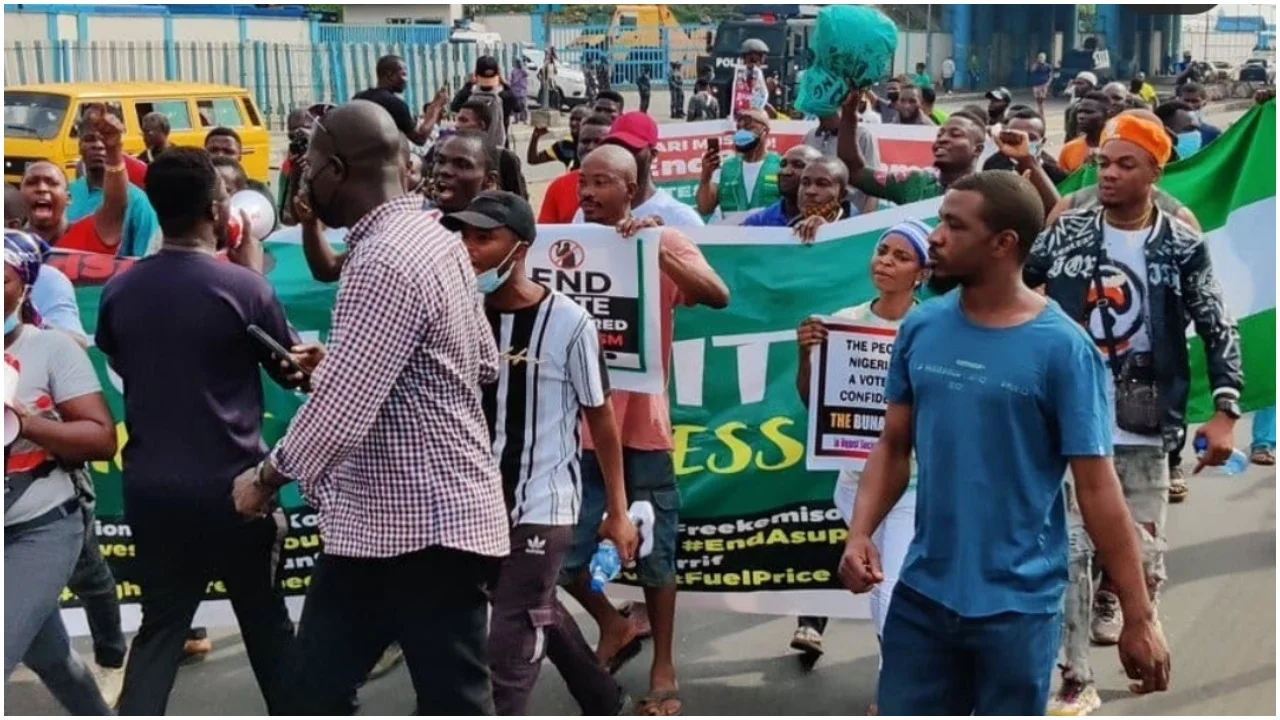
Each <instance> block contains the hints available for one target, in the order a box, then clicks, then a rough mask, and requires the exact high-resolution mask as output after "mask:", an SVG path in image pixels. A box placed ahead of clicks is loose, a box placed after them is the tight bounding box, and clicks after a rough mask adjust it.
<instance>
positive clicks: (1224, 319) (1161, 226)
mask: <svg viewBox="0 0 1280 720" xmlns="http://www.w3.org/2000/svg"><path fill="white" fill-rule="evenodd" d="M1102 212H1103V211H1102V209H1101V208H1092V209H1081V210H1071V211H1068V212H1065V213H1063V214H1062V216H1061V217H1059V218H1058V220H1057V221H1056V222H1054V224H1053V225H1051V226H1050V227H1049V228H1048V229H1047V230H1045V231H1044V232H1043V233H1041V234H1040V237H1038V238H1036V241H1035V244H1034V245H1033V246H1032V248H1031V255H1030V257H1029V258H1028V259H1027V264H1026V268H1025V270H1024V273H1023V274H1024V277H1025V279H1026V283H1027V285H1029V286H1031V287H1038V286H1040V285H1044V286H1045V291H1046V293H1047V294H1048V295H1049V297H1051V298H1053V299H1054V300H1055V301H1057V303H1058V304H1059V305H1061V306H1062V309H1063V310H1064V311H1065V312H1066V313H1067V315H1069V316H1070V317H1071V318H1072V319H1074V320H1075V321H1076V322H1079V323H1081V324H1082V325H1087V323H1088V321H1089V316H1090V315H1091V314H1092V313H1093V311H1094V310H1095V307H1094V306H1093V304H1092V303H1090V302H1089V293H1090V291H1091V290H1092V288H1093V287H1094V280H1093V277H1094V269H1095V267H1096V266H1097V262H1098V255H1099V250H1100V249H1101V247H1102V242H1103V234H1102ZM1156 223H1157V225H1156V229H1155V231H1154V232H1153V234H1152V236H1151V238H1150V239H1149V240H1148V241H1147V244H1146V253H1145V254H1146V261H1147V278H1146V291H1147V317H1149V318H1150V321H1151V325H1150V327H1149V328H1148V330H1149V335H1150V337H1151V348H1152V355H1153V359H1154V362H1155V374H1156V386H1157V392H1158V394H1159V398H1160V406H1161V415H1162V416H1163V419H1162V421H1161V433H1160V434H1161V436H1162V438H1163V440H1164V449H1165V451H1172V450H1174V449H1175V448H1176V447H1178V446H1179V445H1180V436H1181V433H1182V430H1183V426H1184V425H1185V416H1186V410H1187V397H1188V395H1189V394H1190V387H1191V369H1190V367H1189V365H1188V356H1187V335H1186V331H1187V326H1188V325H1194V326H1195V330H1196V334H1197V335H1199V336H1200V339H1201V340H1202V341H1204V353H1205V360H1206V363H1205V364H1206V369H1207V371H1208V374H1209V378H1208V379H1209V387H1210V388H1211V389H1212V391H1213V393H1214V395H1215V396H1216V395H1220V394H1221V395H1228V396H1230V397H1232V398H1238V397H1239V396H1240V389H1241V388H1242V387H1243V386H1244V375H1243V373H1242V371H1241V364H1240V334H1239V332H1238V331H1237V329H1236V324H1235V321H1234V320H1232V318H1231V316H1230V315H1229V314H1228V313H1227V308H1226V304H1225V302H1224V301H1223V299H1222V288H1221V286H1219V285H1218V280H1217V278H1215V277H1214V274H1213V265H1212V263H1211V262H1210V260H1209V248H1208V246H1206V245H1205V243H1204V240H1203V239H1202V238H1201V237H1200V233H1199V232H1197V231H1196V230H1194V229H1193V228H1191V227H1190V226H1189V225H1187V224H1185V223H1183V222H1182V221H1181V220H1178V219H1176V218H1174V217H1172V216H1170V215H1168V214H1167V213H1165V212H1164V211H1163V210H1160V211H1159V212H1158V213H1157V218H1156ZM1103 352H1104V353H1105V350H1103Z"/></svg>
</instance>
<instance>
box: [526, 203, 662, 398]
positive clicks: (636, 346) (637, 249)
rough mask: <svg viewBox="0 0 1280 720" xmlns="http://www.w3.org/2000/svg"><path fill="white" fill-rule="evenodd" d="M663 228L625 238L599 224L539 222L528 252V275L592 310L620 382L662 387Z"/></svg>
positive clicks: (653, 389)
mask: <svg viewBox="0 0 1280 720" xmlns="http://www.w3.org/2000/svg"><path fill="white" fill-rule="evenodd" d="M658 236H659V233H658V231H657V230H646V231H643V232H642V233H640V234H639V235H638V236H637V237H635V238H622V237H619V236H618V232H617V231H616V230H614V229H613V228H610V227H602V226H599V225H539V226H538V238H537V240H536V241H535V242H534V244H533V246H532V247H530V248H529V251H528V253H527V254H526V255H525V270H526V271H527V272H528V273H529V277H531V278H533V279H534V280H536V281H538V282H540V283H542V284H543V285H546V286H547V287H550V288H552V289H553V290H558V291H560V292H562V293H564V294H565V295H568V296H569V297H571V298H573V299H574V300H575V301H576V302H578V303H579V304H580V305H582V306H583V307H584V308H586V309H587V311H588V312H590V313H591V315H592V317H594V318H595V321H596V330H597V331H599V334H600V348H601V351H602V352H603V353H604V360H605V365H606V366H607V367H608V368H609V384H610V386H611V387H613V388H614V389H617V390H630V391H633V392H642V393H649V394H653V393H660V392H662V391H663V388H664V383H663V376H662V346H661V343H660V342H659V340H660V339H661V337H662V335H661V332H662V326H661V324H660V316H659V312H658V311H659V297H658V296H659V292H658Z"/></svg>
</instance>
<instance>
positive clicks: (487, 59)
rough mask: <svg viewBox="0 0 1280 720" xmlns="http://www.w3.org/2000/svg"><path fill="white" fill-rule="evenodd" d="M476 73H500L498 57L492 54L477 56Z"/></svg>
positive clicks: (484, 74) (483, 75)
mask: <svg viewBox="0 0 1280 720" xmlns="http://www.w3.org/2000/svg"><path fill="white" fill-rule="evenodd" d="M476 74H477V75H479V76H480V77H493V76H495V75H497V74H498V58H496V57H494V56H492V55H481V56H480V57H478V58H476Z"/></svg>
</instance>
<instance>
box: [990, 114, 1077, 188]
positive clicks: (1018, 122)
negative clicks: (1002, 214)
mask: <svg viewBox="0 0 1280 720" xmlns="http://www.w3.org/2000/svg"><path fill="white" fill-rule="evenodd" d="M1004 127H1005V129H1006V130H1015V131H1018V132H1022V133H1025V134H1026V136H1027V155H1026V158H1027V159H1026V160H1025V161H1024V160H1022V158H1020V157H1011V156H1009V155H1005V154H1004V153H1003V152H999V153H996V154H995V155H992V156H991V157H989V158H987V161H986V162H985V163H983V165H982V169H983V170H1012V171H1015V172H1022V169H1021V167H1020V166H1021V165H1022V164H1023V163H1024V162H1036V163H1039V164H1040V166H1041V167H1042V168H1043V169H1044V172H1045V174H1046V175H1048V176H1049V179H1050V180H1051V181H1052V182H1053V183H1054V184H1055V185H1056V184H1058V183H1060V182H1062V181H1063V180H1064V179H1066V177H1067V173H1066V172H1064V171H1063V170H1062V168H1060V167H1058V162H1057V160H1055V159H1054V157H1053V155H1052V154H1050V153H1049V151H1047V150H1045V146H1044V136H1045V129H1044V118H1043V117H1041V116H1040V114H1039V113H1037V112H1036V111H1035V110H1032V109H1031V108H1029V107H1019V108H1017V109H1015V110H1014V111H1013V112H1012V113H1010V114H1009V117H1008V119H1007V120H1005V123H1004Z"/></svg>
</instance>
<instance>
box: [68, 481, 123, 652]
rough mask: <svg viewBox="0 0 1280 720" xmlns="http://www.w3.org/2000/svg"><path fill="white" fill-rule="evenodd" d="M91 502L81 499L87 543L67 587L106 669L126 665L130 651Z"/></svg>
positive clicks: (94, 648)
mask: <svg viewBox="0 0 1280 720" xmlns="http://www.w3.org/2000/svg"><path fill="white" fill-rule="evenodd" d="M93 508H94V504H93V503H92V502H88V501H85V502H82V503H81V506H80V511H81V512H82V513H83V514H84V545H83V546H82V547H81V550H80V557H79V558H78V559H77V560H76V567H75V570H74V571H73V572H72V573H71V580H69V581H68V582H67V588H68V589H70V590H71V592H73V593H75V594H76V597H79V598H80V603H81V604H82V605H83V606H84V614H85V618H87V619H88V621H89V634H90V635H92V636H93V659H94V662H96V663H97V664H98V665H99V666H101V667H104V668H122V667H124V656H125V652H126V651H127V650H128V646H127V644H126V643H125V639H124V631H123V630H122V629H121V628H120V598H119V596H118V595H117V594H116V578H115V576H114V575H112V574H111V566H110V565H108V564H107V559H106V558H104V557H103V556H102V548H101V547H99V545H98V533H97V532H96V531H95V529H94V522H93Z"/></svg>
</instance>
